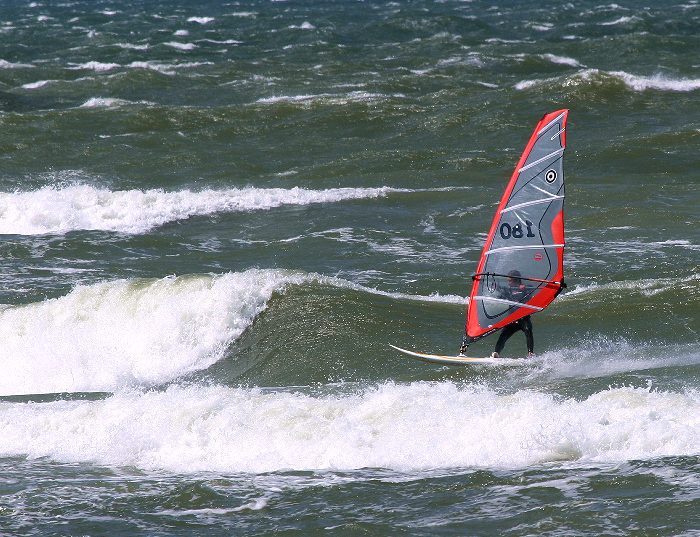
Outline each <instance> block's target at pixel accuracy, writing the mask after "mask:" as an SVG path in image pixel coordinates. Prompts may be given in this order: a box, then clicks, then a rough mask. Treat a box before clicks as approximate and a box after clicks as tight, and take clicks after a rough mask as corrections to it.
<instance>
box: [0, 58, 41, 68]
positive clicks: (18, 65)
mask: <svg viewBox="0 0 700 537" xmlns="http://www.w3.org/2000/svg"><path fill="white" fill-rule="evenodd" d="M33 67H35V66H34V65H31V64H29V63H13V62H8V61H7V60H0V69H31V68H33Z"/></svg>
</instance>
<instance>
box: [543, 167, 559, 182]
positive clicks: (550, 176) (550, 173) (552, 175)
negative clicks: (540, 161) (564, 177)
mask: <svg viewBox="0 0 700 537" xmlns="http://www.w3.org/2000/svg"><path fill="white" fill-rule="evenodd" d="M544 180H545V181H547V182H548V183H553V182H554V181H556V180H557V172H556V171H554V170H547V173H545V174H544Z"/></svg>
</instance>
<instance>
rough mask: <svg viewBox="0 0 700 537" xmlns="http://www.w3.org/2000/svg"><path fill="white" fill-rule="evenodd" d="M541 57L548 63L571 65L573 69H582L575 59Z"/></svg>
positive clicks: (546, 55) (544, 55) (550, 55)
mask: <svg viewBox="0 0 700 537" xmlns="http://www.w3.org/2000/svg"><path fill="white" fill-rule="evenodd" d="M541 57H542V58H544V59H545V60H547V61H550V62H552V63H556V64H559V65H570V66H571V67H581V64H580V63H579V62H578V60H575V59H573V58H567V57H566V56H557V55H555V54H542V55H541Z"/></svg>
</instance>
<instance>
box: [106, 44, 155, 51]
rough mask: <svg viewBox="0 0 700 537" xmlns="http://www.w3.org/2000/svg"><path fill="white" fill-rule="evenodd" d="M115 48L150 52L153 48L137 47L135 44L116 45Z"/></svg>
mask: <svg viewBox="0 0 700 537" xmlns="http://www.w3.org/2000/svg"><path fill="white" fill-rule="evenodd" d="M114 46H115V47H119V48H123V49H126V50H148V49H149V48H151V46H150V45H147V44H141V45H136V44H134V43H115V44H114Z"/></svg>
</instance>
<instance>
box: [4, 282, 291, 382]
mask: <svg viewBox="0 0 700 537" xmlns="http://www.w3.org/2000/svg"><path fill="white" fill-rule="evenodd" d="M301 281H304V276H301V275H293V274H289V273H286V272H282V271H257V270H251V271H247V272H242V273H236V274H226V275H222V276H196V277H180V278H165V279H161V280H149V281H128V280H120V281H116V282H107V283H101V284H95V285H90V286H78V287H76V288H75V289H74V290H73V291H71V292H70V293H69V294H68V295H66V296H64V297H61V298H57V299H52V300H47V301H44V302H40V303H36V304H29V305H25V306H18V307H6V308H5V309H4V310H2V311H0V334H1V337H2V340H3V347H2V351H0V352H1V354H2V363H3V371H4V373H3V375H2V376H0V393H2V394H12V393H45V392H57V391H76V390H78V391H95V390H117V389H120V388H124V387H127V386H134V385H151V384H154V383H159V382H164V381H168V380H172V379H173V378H177V377H179V376H181V375H183V374H186V373H187V372H190V371H196V370H200V369H203V368H206V367H208V366H209V365H211V364H212V363H214V362H216V361H217V360H219V359H220V358H221V356H222V355H223V353H224V352H225V350H226V348H227V346H228V345H229V344H230V342H231V341H233V340H234V339H235V338H236V337H238V336H239V335H240V334H241V333H242V331H243V330H244V329H245V328H247V327H248V326H250V324H251V323H252V321H253V319H254V318H255V316H256V315H257V314H258V313H259V312H260V311H262V310H263V309H264V308H265V305H266V303H267V300H269V298H270V296H271V295H272V293H273V292H274V291H276V290H280V289H282V288H283V287H284V285H286V284H289V283H293V282H301Z"/></svg>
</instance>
